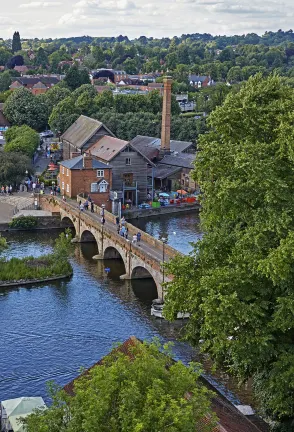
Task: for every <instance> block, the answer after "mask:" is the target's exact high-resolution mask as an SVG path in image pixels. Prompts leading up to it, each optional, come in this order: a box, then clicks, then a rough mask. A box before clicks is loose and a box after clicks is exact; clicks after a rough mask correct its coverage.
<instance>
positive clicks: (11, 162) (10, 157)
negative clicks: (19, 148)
mask: <svg viewBox="0 0 294 432" xmlns="http://www.w3.org/2000/svg"><path fill="white" fill-rule="evenodd" d="M26 170H27V171H28V172H29V173H32V166H31V161H30V158H29V157H28V156H26V155H25V154H23V153H13V152H1V153H0V184H1V185H5V184H6V185H7V184H8V185H10V184H11V185H15V184H19V183H20V182H21V181H22V180H23V179H24V177H25V173H26Z"/></svg>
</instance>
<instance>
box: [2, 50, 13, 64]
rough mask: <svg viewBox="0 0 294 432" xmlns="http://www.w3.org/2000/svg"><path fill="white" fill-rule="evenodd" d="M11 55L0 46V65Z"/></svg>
mask: <svg viewBox="0 0 294 432" xmlns="http://www.w3.org/2000/svg"><path fill="white" fill-rule="evenodd" d="M10 57H11V52H10V51H8V50H7V49H6V48H4V47H0V66H4V65H5V64H6V63H7V62H8V60H9V59H10Z"/></svg>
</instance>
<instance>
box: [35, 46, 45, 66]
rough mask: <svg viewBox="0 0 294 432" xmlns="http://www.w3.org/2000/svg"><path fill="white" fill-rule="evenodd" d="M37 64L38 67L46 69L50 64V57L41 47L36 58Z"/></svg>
mask: <svg viewBox="0 0 294 432" xmlns="http://www.w3.org/2000/svg"><path fill="white" fill-rule="evenodd" d="M35 64H36V65H37V66H42V67H43V68H45V69H46V67H47V64H48V56H47V54H46V52H45V50H44V48H42V47H40V48H39V49H38V51H37V56H36V58H35Z"/></svg>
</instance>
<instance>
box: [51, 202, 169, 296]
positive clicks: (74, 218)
mask: <svg viewBox="0 0 294 432" xmlns="http://www.w3.org/2000/svg"><path fill="white" fill-rule="evenodd" d="M60 216H61V219H62V222H63V223H64V225H65V226H72V227H73V228H74V230H75V241H76V242H81V243H87V242H93V243H96V245H97V248H98V254H97V255H95V256H94V257H93V259H96V260H108V259H109V260H122V261H123V263H124V267H125V274H122V275H121V276H120V278H121V279H127V280H131V279H148V278H150V279H153V280H154V282H155V284H156V288H157V294H158V298H163V297H164V290H163V286H162V281H163V272H162V262H161V259H160V258H159V255H158V256H157V257H154V256H153V255H152V251H151V250H150V248H149V247H148V244H146V243H145V242H144V241H142V243H141V244H140V245H137V244H132V242H131V241H129V240H126V239H125V238H123V237H121V236H120V235H119V234H117V232H116V226H115V224H111V225H110V224H105V225H104V226H103V225H102V224H101V223H100V221H99V220H98V221H97V219H96V220H93V216H91V214H88V213H86V212H85V213H84V212H79V211H78V210H73V209H72V208H66V206H64V207H63V206H62V207H61V208H60ZM129 226H130V225H129ZM129 229H130V228H129ZM130 237H131V236H130ZM160 257H161V254H160ZM168 280H170V279H169V278H168V277H166V278H165V281H168Z"/></svg>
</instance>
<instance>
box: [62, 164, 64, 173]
mask: <svg viewBox="0 0 294 432" xmlns="http://www.w3.org/2000/svg"><path fill="white" fill-rule="evenodd" d="M62 174H64V166H63V167H62Z"/></svg>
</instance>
